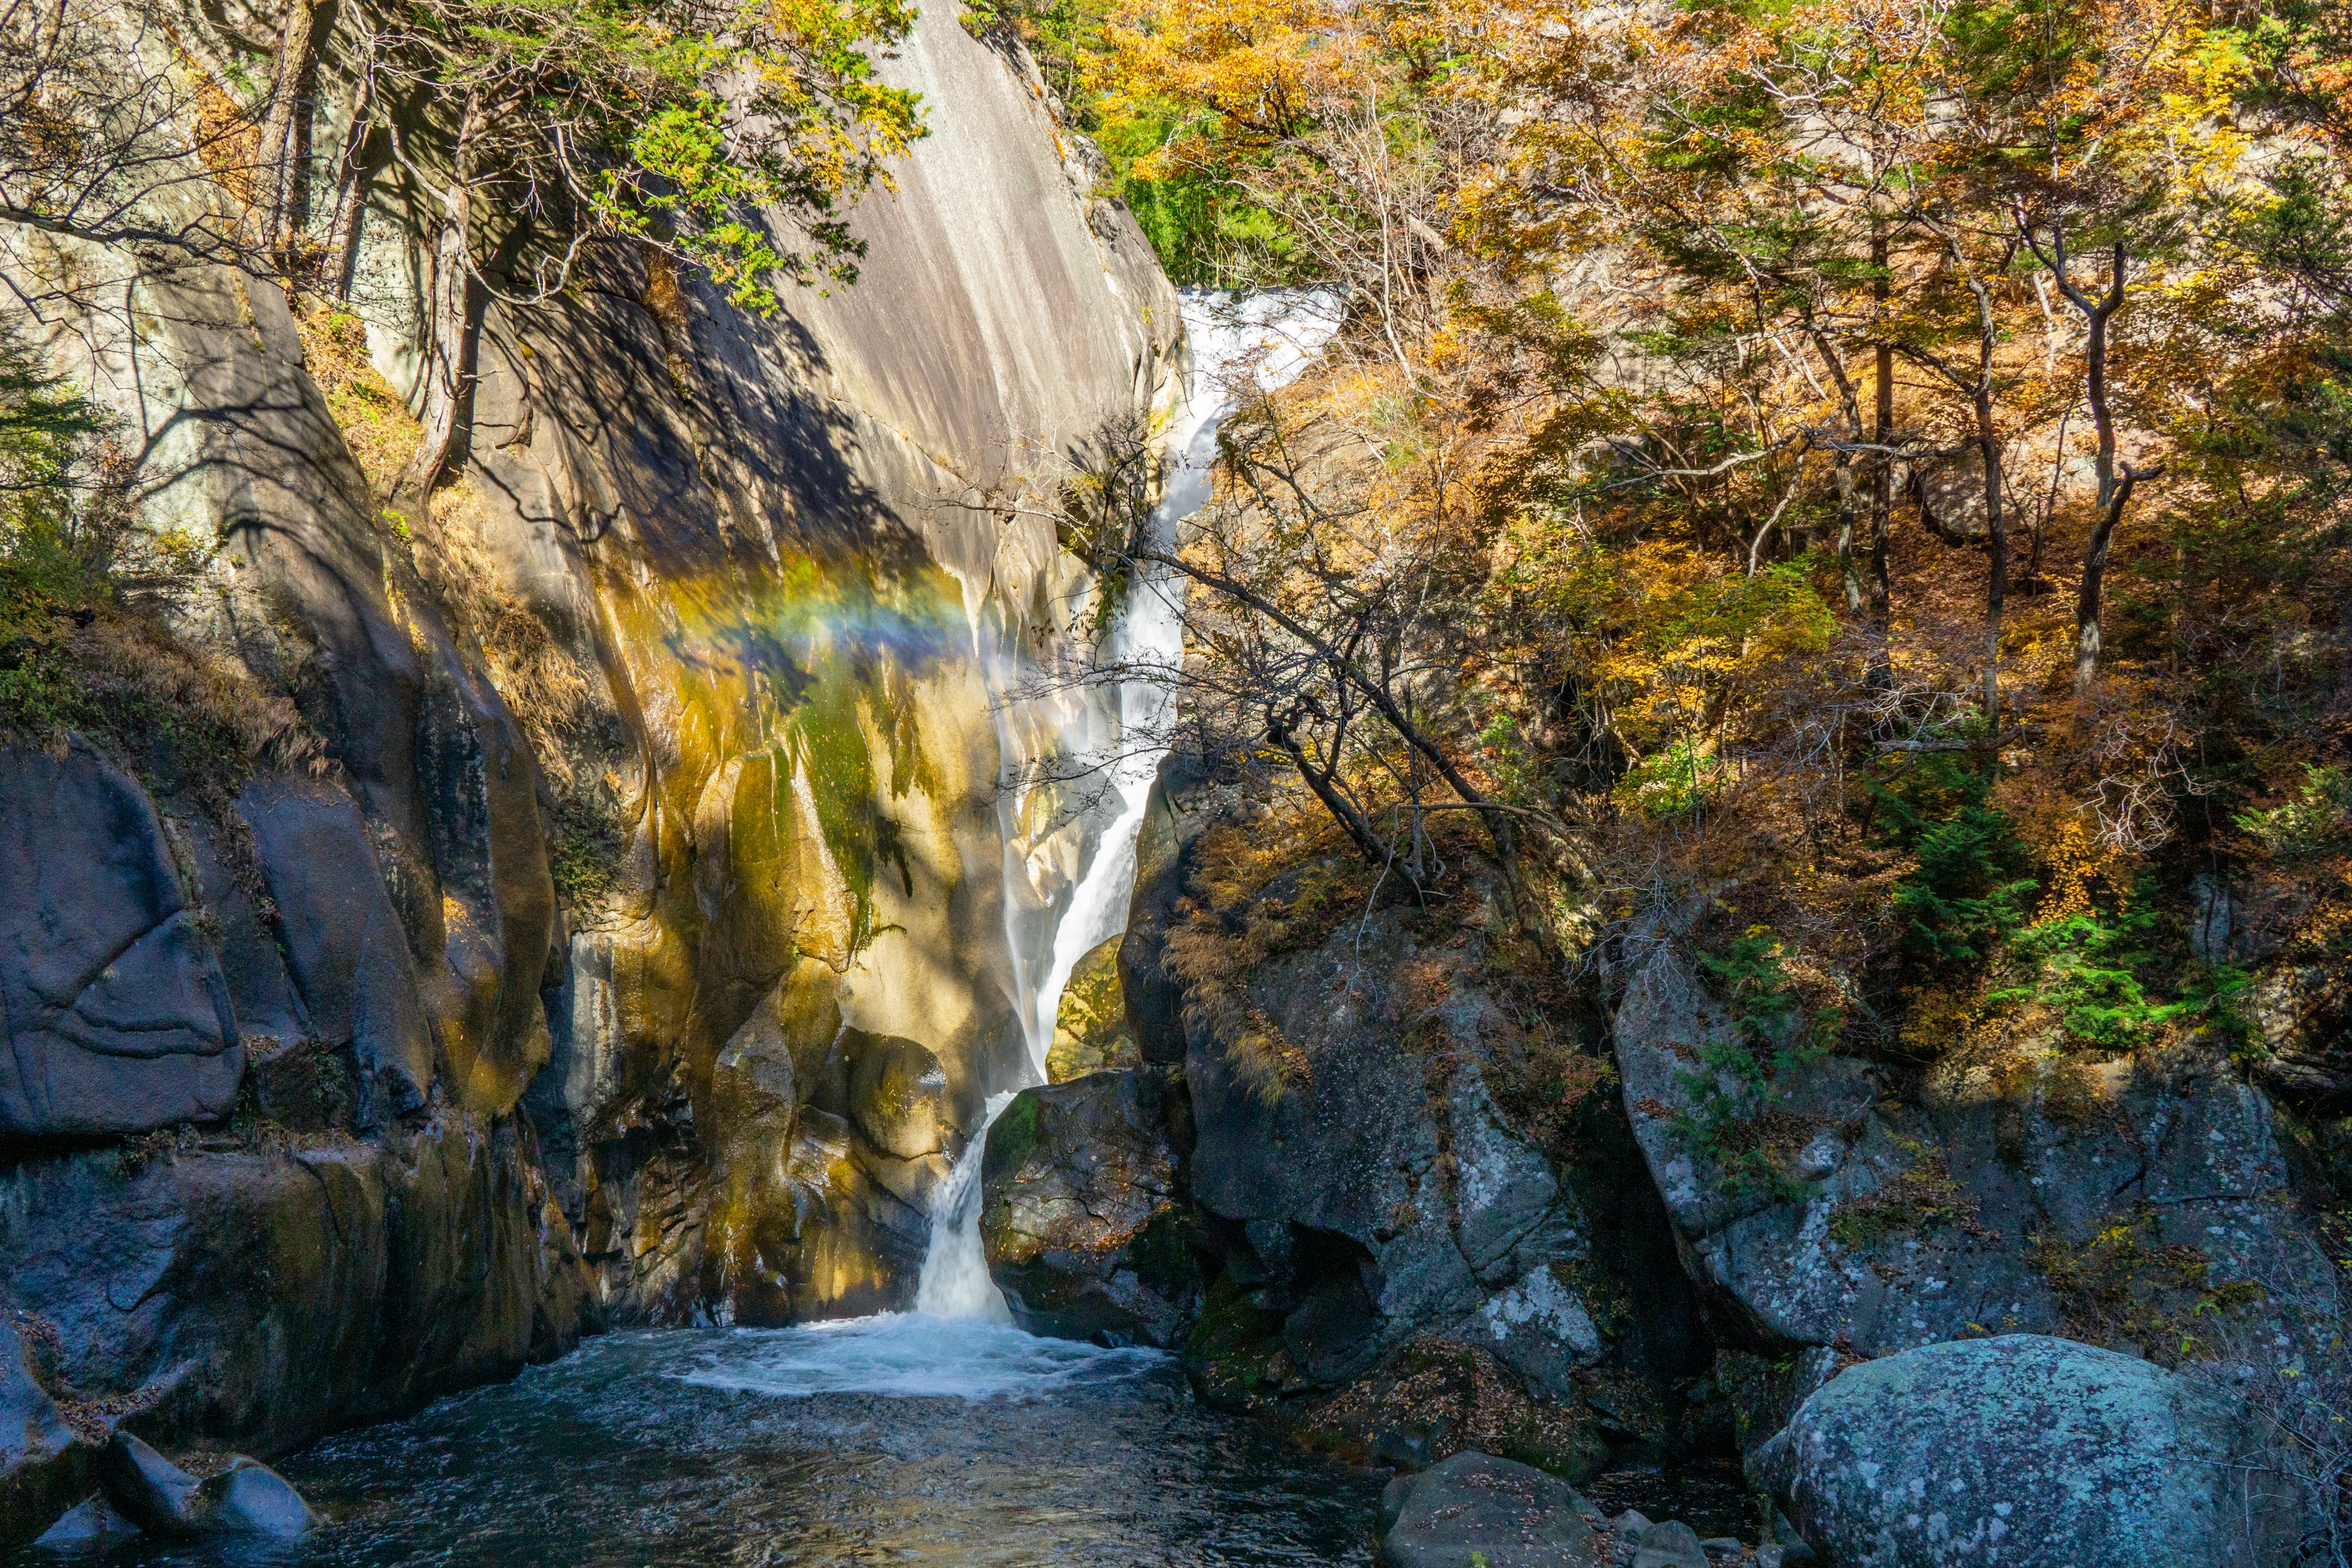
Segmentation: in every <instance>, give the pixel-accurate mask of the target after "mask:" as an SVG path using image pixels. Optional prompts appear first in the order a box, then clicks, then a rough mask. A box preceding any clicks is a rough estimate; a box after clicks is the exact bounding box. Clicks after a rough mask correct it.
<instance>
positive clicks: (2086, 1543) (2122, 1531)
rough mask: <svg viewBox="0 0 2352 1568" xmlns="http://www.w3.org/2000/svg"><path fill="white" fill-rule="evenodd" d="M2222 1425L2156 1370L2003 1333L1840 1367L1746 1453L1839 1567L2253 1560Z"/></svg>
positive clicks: (2140, 1567)
mask: <svg viewBox="0 0 2352 1568" xmlns="http://www.w3.org/2000/svg"><path fill="white" fill-rule="evenodd" d="M2237 1442H2238V1434H2237V1432H2236V1431H2235V1429H2234V1426H2233V1424H2232V1420H2231V1413H2230V1412H2228V1411H2226V1410H2223V1409H2221V1408H2220V1407H2218V1406H2217V1405H2212V1404H2209V1403H2207V1402H2206V1401H2205V1400H2204V1399H2203V1397H2202V1396H2200V1394H2196V1393H2194V1392H2193V1391H2192V1390H2191V1389H2190V1388H2189V1386H2188V1385H2187V1384H2185V1383H2184V1382H2183V1380H2181V1379H2180V1378H2179V1377H2178V1376H2176V1375H2175V1374H2173V1373H2168V1372H2166V1371H2164V1370H2163V1369H2162V1368H2160V1367H2157V1366H2154V1365H2151V1364H2150V1363H2147V1362H2144V1361H2138V1360H2135V1359H2134V1358H2132V1357H2129V1356H2123V1355H2117V1354H2116V1353H2114V1352H2109V1351H2103V1350H2098V1349H2095V1348H2094V1347H2092V1346H2089V1345H2083V1344H2077V1343H2074V1342H2071V1341H2066V1340H2057V1339H2049V1338H2044V1337H2042V1336H2037V1335H2029V1334H2014V1335H2004V1336H2002V1337H2000V1338H1997V1339H1989V1340H1973V1341H1967V1342H1954V1343H1946V1344H1937V1345H1929V1346H1925V1347H1922V1348H1920V1349H1916V1350H1909V1351H1905V1352H1902V1353H1900V1354H1897V1355H1892V1356H1888V1357H1885V1359H1883V1360H1879V1361H1873V1362H1864V1363H1861V1364H1859V1365H1855V1366H1852V1367H1849V1368H1847V1369H1846V1370H1845V1371H1844V1372H1843V1373H1839V1374H1838V1376H1836V1377H1835V1378H1833V1379H1832V1380H1831V1381H1830V1382H1829V1383H1828V1384H1826V1385H1824V1386H1823V1387H1822V1389H1820V1390H1819V1391H1818V1392H1816V1393H1815V1394H1812V1395H1811V1397H1810V1398H1808V1399H1807V1400H1806V1401H1805V1402H1804V1404H1802V1405H1800V1406H1799V1407H1798V1409H1797V1413H1796V1415H1795V1416H1794V1417H1793V1418H1792V1419H1791V1420H1790V1423H1789V1426H1788V1427H1787V1429H1786V1430H1785V1431H1783V1432H1781V1433H1780V1434H1778V1435H1777V1436H1774V1437H1772V1438H1771V1439H1770V1440H1769V1441H1768V1442H1767V1443H1765V1444H1764V1445H1763V1446H1762V1447H1759V1448H1758V1449H1757V1450H1756V1451H1755V1453H1754V1454H1753V1455H1752V1456H1751V1457H1750V1459H1749V1468H1750V1473H1751V1474H1752V1475H1753V1476H1755V1477H1756V1478H1757V1479H1759V1481H1761V1482H1762V1483H1763V1484H1766V1485H1768V1486H1769V1487H1770V1488H1771V1489H1773V1490H1774V1491H1775V1492H1776V1493H1778V1494H1779V1495H1780V1496H1781V1497H1783V1498H1785V1499H1786V1500H1788V1506H1789V1511H1790V1514H1791V1515H1792V1516H1793V1517H1794V1518H1795V1519H1796V1521H1798V1523H1799V1524H1800V1526H1801V1528H1802V1529H1803V1531H1804V1532H1805V1534H1806V1536H1807V1537H1808V1539H1810V1540H1811V1541H1812V1542H1814V1543H1815V1544H1816V1545H1818V1546H1820V1547H1821V1548H1822V1550H1824V1551H1825V1552H1828V1554H1829V1556H1830V1558H1831V1560H1832V1562H1835V1563H1839V1564H1841V1565H1843V1568H1950V1565H1953V1564H1958V1563H1985V1564H1990V1565H1994V1568H1999V1565H2001V1564H2011V1565H2014V1568H2040V1565H2042V1564H2047V1563H2069V1564H2073V1565H2074V1568H2169V1565H2176V1564H2177V1565H2178V1568H2215V1565H2219V1564H2229V1563H2245V1562H2251V1561H2252V1560H2253V1559H2252V1557H2251V1556H2250V1555H2249V1552H2250V1551H2251V1545H2250V1542H2249V1541H2248V1537H2247V1531H2246V1530H2245V1528H2244V1524H2245V1521H2244V1520H2242V1518H2241V1517H2240V1515H2239V1514H2238V1512H2237V1511H2236V1510H2235V1507H2234V1505H2233V1503H2232V1493H2233V1491H2234V1489H2235V1486H2234V1482H2235V1479H2236V1476H2237V1472H2236V1470H2235V1469H2234V1468H2232V1461H2233V1460H2234V1459H2236V1458H2238V1450H2237V1447H2236V1445H2237Z"/></svg>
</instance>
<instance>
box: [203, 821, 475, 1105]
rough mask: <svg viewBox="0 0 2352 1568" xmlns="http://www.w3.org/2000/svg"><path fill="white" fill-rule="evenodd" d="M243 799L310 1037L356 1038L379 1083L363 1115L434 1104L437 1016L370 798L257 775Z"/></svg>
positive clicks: (335, 1043) (346, 1043)
mask: <svg viewBox="0 0 2352 1568" xmlns="http://www.w3.org/2000/svg"><path fill="white" fill-rule="evenodd" d="M236 808H237V814H238V815H239V816H241V817H243V818H244V819H245V822H246V824H247V826H248V827H250V828H251V829H252V833H253V847H254V851H255V853H256V854H257V857H258V858H259V859H260V861H261V869H262V874H263V876H264V877H265V878H267V879H268V883H269V897H270V900H271V901H272V902H274V903H275V904H276V905H277V906H278V922H279V926H280V929H282V930H283V931H284V932H285V938H284V941H285V946H286V958H287V962H288V963H289V965H290V966H291V968H292V970H293V973H294V982H295V984H296V986H297V987H298V988H299V991H300V993H301V996H302V1001H303V1003H304V1005H305V1009H306V1012H307V1024H308V1028H309V1033H310V1038H311V1039H313V1040H314V1041H316V1042H318V1043H319V1044H320V1045H324V1046H328V1047H338V1048H340V1047H350V1048H351V1050H352V1055H353V1056H354V1058H356V1059H357V1060H358V1062H359V1063H360V1064H361V1068H362V1073H363V1075H364V1077H363V1079H362V1081H363V1084H364V1086H365V1088H366V1089H368V1090H370V1091H372V1092H366V1093H363V1094H362V1104H361V1106H360V1108H359V1110H360V1120H361V1123H362V1125H363V1126H364V1125H367V1124H370V1123H372V1122H373V1121H374V1120H375V1119H376V1117H377V1115H379V1114H381V1113H385V1112H389V1113H399V1112H404V1111H410V1110H415V1109H417V1108H418V1107H420V1106H422V1105H423V1104H424V1103H425V1085H427V1084H429V1083H431V1082H432V1081H433V1030H432V1023H431V1020H430V1018H429V1016H428V1015H427V1013H426V1011H425V1003H424V1001H423V999H422V995H421V994H420V992H419V989H418V979H417V973H416V967H415V962H414V960H413V959H412V958H411V956H410V953H409V944H408V938H407V936H406V935H405V934H404V931H402V929H401V924H400V918H399V916H398V914H397V913H396V912H394V909H393V904H392V898H391V895H390V894H389V893H388V892H387V891H386V890H385V888H384V880H383V872H382V871H381V870H380V869H379V868H378V866H377V862H376V854H375V849H374V847H373V843H372V841H371V840H370V838H369V836H368V827H367V824H366V822H365V821H363V820H362V818H361V816H360V813H359V808H358V807H357V806H356V805H352V799H351V797H350V796H349V795H345V794H344V793H343V792H342V791H341V790H340V789H337V788H335V787H334V786H333V785H331V784H321V783H319V782H317V781H314V780H308V779H301V780H295V779H257V780H256V781H254V782H253V783H252V784H247V786H246V787H245V790H244V792H243V793H242V794H240V795H238V796H237V801H236Z"/></svg>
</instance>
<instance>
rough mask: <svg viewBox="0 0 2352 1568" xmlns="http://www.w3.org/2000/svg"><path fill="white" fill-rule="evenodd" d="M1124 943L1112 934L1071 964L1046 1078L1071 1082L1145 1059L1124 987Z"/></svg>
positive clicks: (1050, 1050)
mask: <svg viewBox="0 0 2352 1568" xmlns="http://www.w3.org/2000/svg"><path fill="white" fill-rule="evenodd" d="M1125 941H1126V938H1125V936H1124V935H1121V936H1115V937H1112V938H1110V939H1109V940H1108V941H1107V942H1103V943H1102V945H1101V946H1099V947H1097V948H1096V949H1095V950H1094V951H1093V952H1089V953H1087V955H1086V956H1085V957H1084V958H1081V959H1079V960H1078V962H1077V963H1076V964H1074V965H1072V966H1071V969H1070V978H1069V980H1068V981H1067V982H1066V984H1064V985H1063V987H1062V1005H1061V1007H1060V1009H1059V1010H1058V1011H1057V1012H1056V1014H1055V1019H1054V1042H1053V1044H1052V1045H1051V1046H1049V1047H1047V1048H1046V1051H1045V1079H1046V1081H1047V1082H1049V1083H1067V1082H1069V1081H1070V1080H1071V1079H1078V1078H1085V1077H1086V1076H1087V1074H1089V1073H1097V1072H1116V1071H1118V1070H1120V1069H1122V1068H1131V1067H1135V1066H1137V1065H1138V1064H1139V1062H1140V1061H1141V1059H1142V1058H1141V1057H1140V1055H1139V1051H1138V1047H1137V1044H1136V1038H1135V1030H1134V1027H1133V1026H1131V1025H1130V1024H1129V1022H1128V1017H1127V996H1126V994H1125V993H1124V992H1123V991H1122V990H1121V988H1120V985H1119V972H1118V954H1119V949H1120V947H1121V945H1122V944H1123V943H1124V942H1125Z"/></svg>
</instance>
